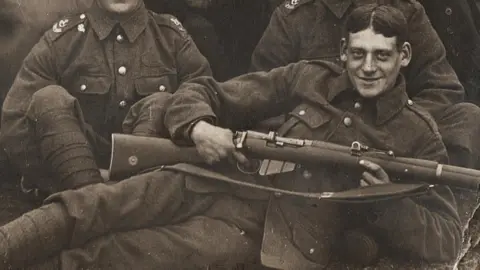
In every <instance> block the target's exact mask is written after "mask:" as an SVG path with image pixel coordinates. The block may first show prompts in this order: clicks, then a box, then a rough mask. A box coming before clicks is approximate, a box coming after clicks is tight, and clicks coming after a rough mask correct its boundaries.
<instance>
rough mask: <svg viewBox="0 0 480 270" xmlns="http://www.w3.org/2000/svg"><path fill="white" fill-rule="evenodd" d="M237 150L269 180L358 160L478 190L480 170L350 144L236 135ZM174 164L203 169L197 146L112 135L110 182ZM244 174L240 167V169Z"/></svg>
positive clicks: (407, 175) (402, 174) (401, 174)
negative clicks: (299, 168)
mask: <svg viewBox="0 0 480 270" xmlns="http://www.w3.org/2000/svg"><path fill="white" fill-rule="evenodd" d="M233 142H234V145H235V147H236V148H237V149H238V150H240V151H242V152H243V153H245V154H246V156H247V157H248V158H252V159H256V160H261V162H260V163H259V166H257V167H256V168H255V170H248V171H246V170H245V169H243V171H244V172H245V173H250V174H251V173H258V174H259V175H272V174H277V173H284V172H289V171H293V170H294V169H295V168H296V164H304V165H314V166H329V167H330V166H335V165H341V166H343V167H345V168H347V169H348V168H350V169H360V165H359V161H360V159H365V160H369V161H372V162H374V163H377V164H378V165H380V166H381V167H382V168H383V169H384V170H385V171H386V172H387V173H388V174H389V175H393V176H395V177H396V178H400V179H402V178H403V179H415V180H417V179H418V180H419V181H422V182H425V183H428V184H431V185H436V184H440V185H449V186H453V187H459V188H466V189H470V190H474V191H479V188H480V171H478V170H473V169H467V168H463V167H458V166H452V165H446V164H440V163H438V162H435V161H430V160H423V159H415V158H407V157H397V156H395V153H393V152H392V151H381V150H377V149H371V148H370V147H368V146H367V145H364V144H362V143H360V142H357V141H354V142H352V144H351V146H350V147H348V146H343V145H338V144H334V143H328V142H323V141H315V140H305V139H295V138H288V137H280V136H277V135H276V133H275V132H270V133H268V134H266V133H260V132H255V131H244V132H236V133H235V135H234V138H233ZM177 163H189V164H201V163H204V161H203V159H202V158H201V157H200V156H199V154H198V153H197V151H196V149H195V147H180V146H177V145H175V144H174V143H173V142H171V141H170V140H168V139H161V138H151V137H139V136H133V135H125V134H113V135H112V158H111V163H110V178H111V179H124V178H127V177H130V176H132V175H135V174H138V173H141V172H142V171H146V170H149V169H151V168H154V167H159V166H165V165H173V164H177ZM239 169H240V170H242V168H241V167H239Z"/></svg>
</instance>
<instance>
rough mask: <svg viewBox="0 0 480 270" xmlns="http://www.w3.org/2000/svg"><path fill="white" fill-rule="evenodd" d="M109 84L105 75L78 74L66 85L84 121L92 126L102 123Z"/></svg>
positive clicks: (109, 81) (110, 83)
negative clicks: (78, 104) (78, 105)
mask: <svg viewBox="0 0 480 270" xmlns="http://www.w3.org/2000/svg"><path fill="white" fill-rule="evenodd" d="M111 85H112V80H111V78H110V77H107V76H99V77H90V76H79V77H77V78H75V79H74V80H73V81H72V82H71V83H70V84H69V85H67V86H66V89H67V90H68V91H69V92H70V93H71V94H72V95H73V96H74V97H75V98H77V100H78V102H79V103H80V107H81V108H82V112H83V115H84V118H85V121H86V122H87V123H89V124H91V125H92V126H94V127H96V126H100V125H102V124H103V121H104V117H105V112H106V108H107V105H108V102H109V92H110V87H111Z"/></svg>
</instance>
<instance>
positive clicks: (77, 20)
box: [46, 13, 87, 41]
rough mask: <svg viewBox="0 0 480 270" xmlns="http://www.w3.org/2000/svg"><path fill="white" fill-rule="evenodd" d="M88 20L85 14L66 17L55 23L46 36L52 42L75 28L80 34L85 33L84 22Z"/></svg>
mask: <svg viewBox="0 0 480 270" xmlns="http://www.w3.org/2000/svg"><path fill="white" fill-rule="evenodd" d="M86 18H87V16H86V15H85V14H84V13H81V14H75V15H70V16H66V17H64V18H62V19H61V20H59V21H57V22H55V23H54V24H53V26H52V28H50V30H48V31H47V32H46V35H47V37H48V38H49V39H50V40H52V41H55V40H57V39H58V38H60V37H61V36H62V35H63V34H65V33H66V32H68V31H70V30H71V29H73V28H75V29H77V30H78V31H79V32H85V24H84V22H85V19H86Z"/></svg>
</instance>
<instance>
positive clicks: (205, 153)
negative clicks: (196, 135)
mask: <svg viewBox="0 0 480 270" xmlns="http://www.w3.org/2000/svg"><path fill="white" fill-rule="evenodd" d="M198 153H199V154H200V155H201V156H202V157H203V159H204V160H205V161H206V162H207V163H208V164H210V165H211V164H213V163H215V162H218V161H219V160H220V158H219V156H218V154H217V153H216V151H213V150H212V149H211V148H208V147H207V148H201V149H199V150H198Z"/></svg>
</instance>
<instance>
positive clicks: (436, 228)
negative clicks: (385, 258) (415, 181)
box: [370, 132, 462, 262]
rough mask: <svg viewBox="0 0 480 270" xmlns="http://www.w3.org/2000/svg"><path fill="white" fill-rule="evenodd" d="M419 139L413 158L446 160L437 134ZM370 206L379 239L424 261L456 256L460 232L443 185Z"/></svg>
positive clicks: (452, 202) (452, 203) (448, 259)
mask: <svg viewBox="0 0 480 270" xmlns="http://www.w3.org/2000/svg"><path fill="white" fill-rule="evenodd" d="M430 134H431V132H430ZM423 142H424V144H423V145H424V146H423V149H420V150H419V151H418V155H417V156H416V158H421V159H429V160H435V161H438V162H442V163H445V162H447V155H446V150H445V147H444V145H443V143H442V142H441V140H440V138H439V136H438V135H431V136H430V137H429V138H428V139H427V140H423ZM373 210H374V212H375V213H377V215H376V218H375V219H374V220H371V221H370V222H371V224H372V225H373V227H374V229H375V230H376V231H379V232H380V235H382V236H383V238H382V239H380V240H381V241H382V242H384V243H385V244H386V245H389V246H390V247H391V248H393V249H394V250H397V251H399V252H403V253H405V254H407V255H408V256H409V257H413V258H418V259H420V260H426V261H427V262H451V261H453V260H455V259H456V258H457V255H458V253H459V251H460V248H461V243H462V232H461V227H460V218H459V216H458V212H457V207H456V202H455V198H454V196H453V194H452V191H451V190H450V188H448V187H447V186H437V187H436V188H434V189H433V190H432V191H431V192H429V193H427V194H424V195H421V196H418V197H412V198H405V199H401V200H395V201H389V202H378V203H376V204H375V205H374V206H373Z"/></svg>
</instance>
